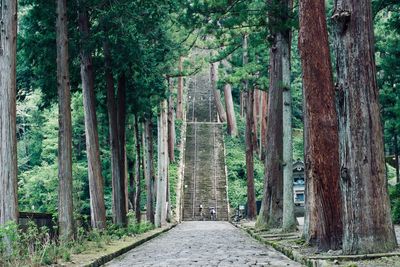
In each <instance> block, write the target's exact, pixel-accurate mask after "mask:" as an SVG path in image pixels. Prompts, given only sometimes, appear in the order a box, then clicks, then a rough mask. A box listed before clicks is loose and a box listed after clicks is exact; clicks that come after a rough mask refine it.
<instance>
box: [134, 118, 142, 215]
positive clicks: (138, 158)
mask: <svg viewBox="0 0 400 267" xmlns="http://www.w3.org/2000/svg"><path fill="white" fill-rule="evenodd" d="M135 142H136V168H135V174H136V179H135V180H136V190H135V215H136V222H138V223H140V220H141V205H140V195H141V188H140V182H141V175H140V174H141V171H140V165H141V155H140V154H141V153H140V132H139V122H138V117H137V115H135Z"/></svg>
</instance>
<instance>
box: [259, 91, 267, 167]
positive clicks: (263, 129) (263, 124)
mask: <svg viewBox="0 0 400 267" xmlns="http://www.w3.org/2000/svg"><path fill="white" fill-rule="evenodd" d="M267 117H268V93H267V92H265V91H262V92H261V115H260V159H261V160H262V161H264V160H265V151H266V147H267V142H266V139H267V138H266V137H267Z"/></svg>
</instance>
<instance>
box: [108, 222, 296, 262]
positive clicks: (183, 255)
mask: <svg viewBox="0 0 400 267" xmlns="http://www.w3.org/2000/svg"><path fill="white" fill-rule="evenodd" d="M106 266H108V267H111V266H301V265H300V264H298V263H296V262H294V261H292V260H290V259H288V258H287V257H286V256H284V255H283V254H281V253H279V252H277V251H275V250H274V249H272V248H269V247H266V246H263V245H262V244H260V243H258V242H257V241H255V240H253V239H252V238H251V237H249V236H247V235H246V234H244V233H243V232H241V231H240V230H239V229H237V228H235V227H233V226H232V225H231V224H229V223H227V222H184V223H182V224H180V225H178V226H177V227H175V228H174V229H172V230H171V231H169V232H168V233H165V234H163V235H161V236H159V237H157V238H155V239H153V240H151V241H149V242H147V243H145V244H143V245H142V246H139V247H137V248H136V249H133V250H132V251H130V252H128V253H126V254H124V255H122V256H120V257H118V258H116V259H114V260H113V261H111V262H110V263H108V264H107V265H106Z"/></svg>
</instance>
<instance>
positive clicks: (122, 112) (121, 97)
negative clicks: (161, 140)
mask: <svg viewBox="0 0 400 267" xmlns="http://www.w3.org/2000/svg"><path fill="white" fill-rule="evenodd" d="M117 87H118V92H117V101H118V106H117V120H118V143H119V149H118V150H119V153H120V161H119V169H120V172H121V178H120V179H121V181H122V182H123V189H124V192H125V193H124V197H125V211H126V212H128V211H129V209H128V207H129V199H128V198H129V192H128V174H127V156H126V75H125V72H124V71H122V72H121V73H120V74H119V76H118V83H117Z"/></svg>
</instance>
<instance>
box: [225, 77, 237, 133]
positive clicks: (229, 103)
mask: <svg viewBox="0 0 400 267" xmlns="http://www.w3.org/2000/svg"><path fill="white" fill-rule="evenodd" d="M224 96H225V106H226V118H227V123H228V134H229V135H230V136H233V137H235V136H237V124H236V116H235V108H234V106H233V98H232V86H231V85H230V84H229V83H227V84H225V86H224Z"/></svg>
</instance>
